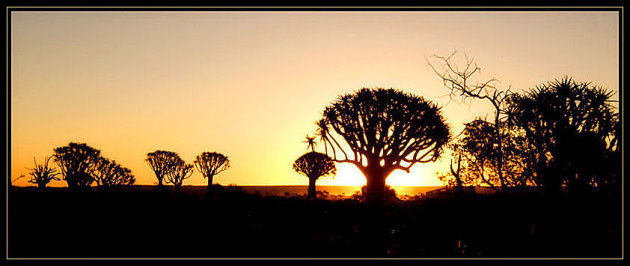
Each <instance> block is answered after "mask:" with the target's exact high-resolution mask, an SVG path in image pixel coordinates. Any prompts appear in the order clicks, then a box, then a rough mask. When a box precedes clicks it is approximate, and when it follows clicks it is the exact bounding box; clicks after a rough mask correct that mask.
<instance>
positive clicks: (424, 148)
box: [317, 88, 450, 203]
mask: <svg viewBox="0 0 630 266" xmlns="http://www.w3.org/2000/svg"><path fill="white" fill-rule="evenodd" d="M323 119H324V120H323V122H322V121H321V120H320V121H319V122H318V123H317V124H319V125H320V126H319V129H318V132H317V134H318V135H319V136H320V137H321V138H322V139H324V145H328V146H330V148H331V150H333V160H334V161H336V162H340V163H346V162H347V163H352V164H354V165H355V166H356V167H357V168H358V169H359V170H360V171H361V172H362V173H363V175H364V176H365V177H366V179H367V200H368V202H373V203H382V202H383V193H384V191H385V179H386V178H387V177H388V176H389V174H390V173H391V172H392V171H394V170H396V169H400V170H403V171H406V172H409V170H410V168H411V167H412V166H413V165H414V164H416V163H424V162H431V161H435V160H437V159H438V158H439V157H440V155H441V154H442V151H443V146H444V145H445V144H446V143H447V142H448V140H449V137H450V132H449V127H448V126H447V125H446V123H445V121H444V118H443V117H442V115H441V113H440V108H439V107H438V106H437V105H435V104H433V103H431V102H430V101H427V100H425V99H424V98H422V97H418V96H415V95H413V94H410V93H405V92H402V91H399V90H394V89H382V88H377V89H368V88H363V89H361V90H359V91H357V92H356V93H353V94H346V95H342V96H340V97H339V98H338V99H337V100H336V101H335V102H333V103H332V104H331V105H329V106H328V107H326V108H325V110H324V112H323ZM329 127H331V128H332V129H333V130H334V132H335V133H337V134H338V135H340V136H341V137H342V138H343V140H344V141H345V143H346V144H347V146H348V147H349V151H346V150H345V149H344V147H342V146H341V145H340V143H339V141H337V140H336V138H335V137H334V135H333V134H330V133H331V131H330V130H329ZM341 154H343V157H341ZM348 154H350V155H351V156H348ZM337 155H339V157H340V158H338V157H337Z"/></svg>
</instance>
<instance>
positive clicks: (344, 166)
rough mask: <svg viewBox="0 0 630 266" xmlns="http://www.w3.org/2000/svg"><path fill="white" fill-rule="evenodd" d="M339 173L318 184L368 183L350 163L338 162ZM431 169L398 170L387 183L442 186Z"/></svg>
mask: <svg viewBox="0 0 630 266" xmlns="http://www.w3.org/2000/svg"><path fill="white" fill-rule="evenodd" d="M336 165H337V175H336V176H335V177H333V178H322V179H320V180H318V182H317V183H318V185H325V186H357V187H361V186H363V185H365V184H366V180H365V176H363V173H361V171H359V169H357V167H356V166H354V165H352V164H349V163H337V164H336ZM430 172H431V169H429V168H428V167H422V166H421V165H416V166H414V167H412V168H411V171H410V172H409V173H406V172H404V171H402V170H396V171H394V172H392V174H391V175H390V176H389V177H388V178H387V180H386V181H385V183H386V184H387V185H390V186H440V185H442V183H441V182H440V181H439V180H437V178H436V177H435V176H434V175H432V174H430Z"/></svg>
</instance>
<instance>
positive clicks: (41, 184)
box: [37, 182, 46, 189]
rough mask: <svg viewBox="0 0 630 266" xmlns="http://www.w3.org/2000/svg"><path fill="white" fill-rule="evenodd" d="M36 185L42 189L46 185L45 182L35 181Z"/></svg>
mask: <svg viewBox="0 0 630 266" xmlns="http://www.w3.org/2000/svg"><path fill="white" fill-rule="evenodd" d="M37 187H38V188H39V189H44V188H45V187H46V183H43V182H41V183H37Z"/></svg>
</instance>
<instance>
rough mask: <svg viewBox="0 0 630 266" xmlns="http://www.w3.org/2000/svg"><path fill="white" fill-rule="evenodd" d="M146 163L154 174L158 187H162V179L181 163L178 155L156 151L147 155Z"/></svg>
mask: <svg viewBox="0 0 630 266" xmlns="http://www.w3.org/2000/svg"><path fill="white" fill-rule="evenodd" d="M146 161H147V163H148V164H149V166H150V167H151V170H153V173H155V177H156V178H157V180H158V186H162V185H163V180H164V177H165V176H166V175H167V174H168V173H169V172H171V171H173V169H174V167H175V166H176V165H177V163H179V161H181V158H179V155H177V153H174V152H172V151H161V150H157V151H154V152H149V153H147V159H146Z"/></svg>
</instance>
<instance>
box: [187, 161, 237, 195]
mask: <svg viewBox="0 0 630 266" xmlns="http://www.w3.org/2000/svg"><path fill="white" fill-rule="evenodd" d="M194 164H195V167H196V168H197V170H199V172H201V174H202V175H203V177H204V178H207V179H208V192H210V191H211V188H212V179H213V178H214V176H215V175H217V174H219V173H221V172H223V171H225V170H227V169H228V168H230V160H229V159H228V157H227V156H225V155H223V154H220V153H216V152H204V153H202V154H200V155H197V159H196V160H195V162H194Z"/></svg>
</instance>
